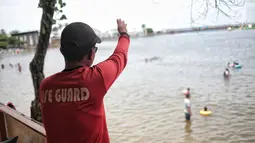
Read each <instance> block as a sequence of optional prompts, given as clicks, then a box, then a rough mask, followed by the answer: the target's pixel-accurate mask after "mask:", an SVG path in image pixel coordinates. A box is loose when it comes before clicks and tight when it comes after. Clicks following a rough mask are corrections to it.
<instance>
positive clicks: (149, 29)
mask: <svg viewBox="0 0 255 143" xmlns="http://www.w3.org/2000/svg"><path fill="white" fill-rule="evenodd" d="M146 30H147V33H148V34H151V33H153V32H154V31H153V29H152V28H146Z"/></svg>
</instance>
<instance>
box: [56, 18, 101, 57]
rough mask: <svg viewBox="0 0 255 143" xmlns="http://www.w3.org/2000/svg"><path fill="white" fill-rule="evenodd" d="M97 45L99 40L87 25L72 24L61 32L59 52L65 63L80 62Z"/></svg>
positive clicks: (80, 23)
mask: <svg viewBox="0 0 255 143" xmlns="http://www.w3.org/2000/svg"><path fill="white" fill-rule="evenodd" d="M97 43H101V39H100V38H99V37H98V36H97V35H96V33H95V32H94V30H93V29H92V28H91V27H90V26H89V25H87V24H85V23H82V22H74V23H71V24H69V25H67V26H66V27H65V28H64V30H63V31H62V34H61V47H60V51H61V53H62V54H63V56H64V58H65V60H67V61H76V60H81V59H82V58H83V57H84V56H85V55H86V54H88V52H89V50H90V49H91V48H92V47H93V46H94V45H96V44H97Z"/></svg>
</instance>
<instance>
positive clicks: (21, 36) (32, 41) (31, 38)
mask: <svg viewBox="0 0 255 143" xmlns="http://www.w3.org/2000/svg"><path fill="white" fill-rule="evenodd" d="M11 36H12V37H14V38H16V39H17V40H19V41H22V42H24V47H25V48H36V46H37V44H38V38H39V32H38V31H28V32H22V33H15V34H11Z"/></svg>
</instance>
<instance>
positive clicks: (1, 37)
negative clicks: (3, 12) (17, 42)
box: [0, 34, 8, 42]
mask: <svg viewBox="0 0 255 143" xmlns="http://www.w3.org/2000/svg"><path fill="white" fill-rule="evenodd" d="M7 40H8V37H7V36H6V35H4V34H0V41H2V42H3V41H4V42H5V41H7Z"/></svg>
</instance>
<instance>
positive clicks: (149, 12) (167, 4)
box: [0, 0, 255, 32]
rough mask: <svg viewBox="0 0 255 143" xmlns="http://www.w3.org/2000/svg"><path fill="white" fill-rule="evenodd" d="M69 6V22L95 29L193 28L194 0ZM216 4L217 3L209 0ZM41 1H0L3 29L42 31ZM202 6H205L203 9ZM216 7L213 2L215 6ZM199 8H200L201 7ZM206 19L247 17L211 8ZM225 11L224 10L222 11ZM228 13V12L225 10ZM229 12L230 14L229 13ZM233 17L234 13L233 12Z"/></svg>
mask: <svg viewBox="0 0 255 143" xmlns="http://www.w3.org/2000/svg"><path fill="white" fill-rule="evenodd" d="M63 1H64V2H66V4H67V6H66V7H65V8H64V9H63V10H64V13H65V14H66V16H67V18H68V20H67V21H64V22H68V23H70V22H74V21H82V22H85V23H88V24H89V25H91V26H92V27H93V28H96V29H98V30H100V31H106V30H110V29H114V28H116V18H119V17H120V18H122V19H124V20H125V21H126V22H127V23H128V28H129V30H133V29H134V28H136V29H137V30H140V29H141V25H142V24H143V23H144V24H146V26H147V27H152V28H154V29H156V30H161V29H164V28H181V27H190V26H191V24H190V23H191V20H190V19H191V18H190V17H191V16H190V11H191V10H190V9H191V0H154V1H153V0H63ZM201 1H203V0H194V5H193V12H192V13H193V17H195V18H196V17H197V16H198V13H199V12H201V11H203V9H204V8H206V7H205V3H204V4H203V3H201ZM209 1H212V2H214V0H209ZM254 1H255V0H254ZM38 2H39V0H0V29H6V30H7V31H8V32H9V31H11V30H14V29H18V30H20V31H28V30H39V28H40V19H41V13H42V10H41V9H40V8H37V6H38ZM201 4H202V6H201ZM212 5H214V3H212ZM199 7H200V8H199ZM209 9H210V10H209V13H208V15H207V17H206V19H203V18H200V19H198V20H196V23H198V24H200V25H214V24H227V23H235V21H238V22H243V21H245V20H247V19H249V17H247V12H246V6H244V7H242V8H239V10H238V11H237V10H236V9H235V10H234V11H235V12H237V14H235V16H236V17H234V18H232V19H234V20H231V19H230V18H228V17H225V16H224V15H222V14H220V15H219V16H218V20H217V12H216V10H215V9H214V8H209ZM223 9H224V10H225V8H223ZM226 11H227V10H226ZM227 12H229V11H227ZM231 14H232V15H233V13H231Z"/></svg>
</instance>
